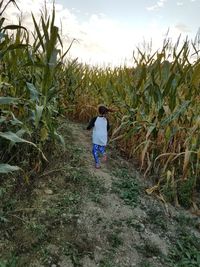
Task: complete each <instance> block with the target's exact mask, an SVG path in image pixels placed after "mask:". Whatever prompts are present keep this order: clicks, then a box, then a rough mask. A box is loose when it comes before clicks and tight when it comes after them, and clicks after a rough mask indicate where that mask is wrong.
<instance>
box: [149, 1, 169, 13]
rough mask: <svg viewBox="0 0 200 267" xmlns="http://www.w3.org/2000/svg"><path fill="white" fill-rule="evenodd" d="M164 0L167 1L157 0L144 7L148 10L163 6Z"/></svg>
mask: <svg viewBox="0 0 200 267" xmlns="http://www.w3.org/2000/svg"><path fill="white" fill-rule="evenodd" d="M165 2H167V0H160V1H157V2H156V4H155V5H152V6H149V7H147V8H146V9H147V10H148V11H154V10H158V9H160V8H162V7H164V4H165Z"/></svg>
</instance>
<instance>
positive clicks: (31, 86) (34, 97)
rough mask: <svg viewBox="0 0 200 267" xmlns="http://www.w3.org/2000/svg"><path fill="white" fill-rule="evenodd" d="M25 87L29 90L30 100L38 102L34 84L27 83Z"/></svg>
mask: <svg viewBox="0 0 200 267" xmlns="http://www.w3.org/2000/svg"><path fill="white" fill-rule="evenodd" d="M26 85H27V87H28V89H29V92H30V97H31V100H33V101H35V100H36V101H38V99H39V93H38V90H37V89H36V88H35V86H34V84H32V83H28V82H27V83H26Z"/></svg>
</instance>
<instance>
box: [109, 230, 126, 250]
mask: <svg viewBox="0 0 200 267" xmlns="http://www.w3.org/2000/svg"><path fill="white" fill-rule="evenodd" d="M107 240H108V242H109V244H110V245H111V247H112V248H114V249H116V248H118V247H119V246H121V245H122V244H123V241H122V239H121V237H120V236H119V233H118V232H113V233H109V234H108V236H107Z"/></svg>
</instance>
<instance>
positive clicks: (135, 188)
mask: <svg viewBox="0 0 200 267" xmlns="http://www.w3.org/2000/svg"><path fill="white" fill-rule="evenodd" d="M113 175H114V176H116V177H118V178H119V180H117V181H114V182H113V184H112V191H113V192H114V193H117V194H119V196H120V198H122V199H123V200H124V202H125V203H126V204H128V205H131V206H136V205H137V203H138V199H139V189H140V188H139V184H138V182H137V180H136V178H135V177H134V176H133V175H131V174H130V173H129V171H128V169H126V168H122V169H118V170H116V171H115V172H113Z"/></svg>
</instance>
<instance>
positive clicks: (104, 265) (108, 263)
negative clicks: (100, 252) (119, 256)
mask: <svg viewBox="0 0 200 267" xmlns="http://www.w3.org/2000/svg"><path fill="white" fill-rule="evenodd" d="M99 267H120V266H119V265H116V264H115V263H113V261H112V260H111V259H107V258H106V259H103V260H101V261H100V264H99Z"/></svg>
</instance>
